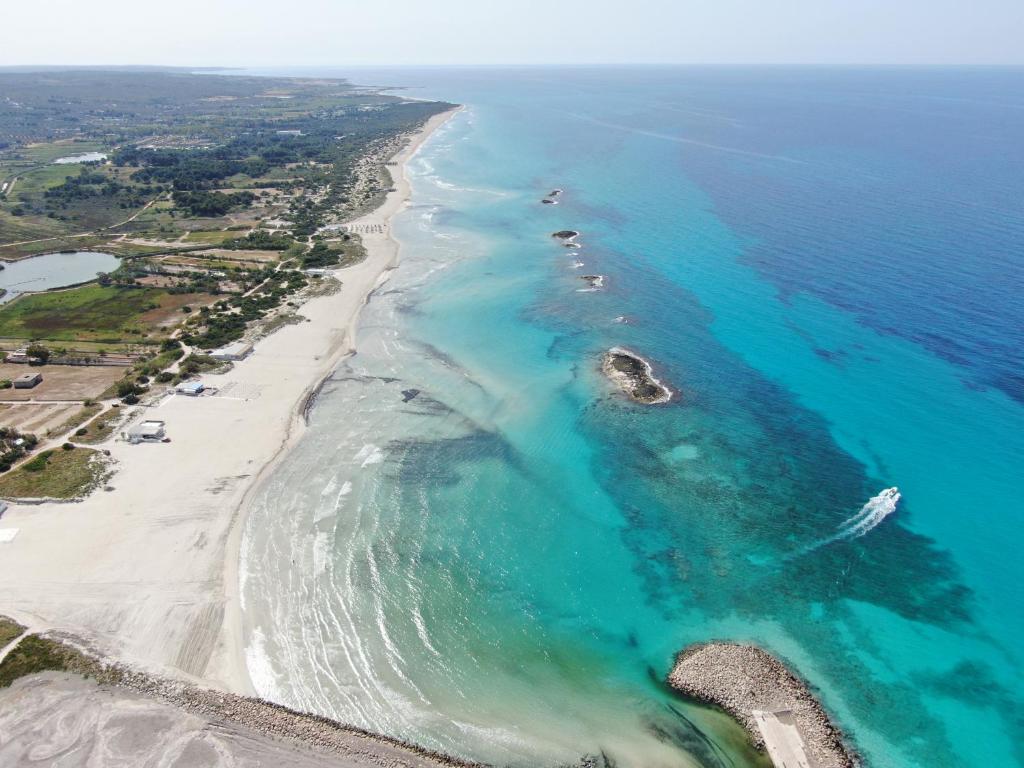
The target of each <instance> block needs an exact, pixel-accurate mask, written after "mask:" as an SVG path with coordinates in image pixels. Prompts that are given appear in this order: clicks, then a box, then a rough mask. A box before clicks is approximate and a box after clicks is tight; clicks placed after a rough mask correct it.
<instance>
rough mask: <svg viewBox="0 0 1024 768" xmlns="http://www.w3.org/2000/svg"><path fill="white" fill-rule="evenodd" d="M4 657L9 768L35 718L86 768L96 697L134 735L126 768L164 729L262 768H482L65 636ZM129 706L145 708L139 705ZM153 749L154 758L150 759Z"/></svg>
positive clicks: (1, 675)
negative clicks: (168, 673)
mask: <svg viewBox="0 0 1024 768" xmlns="http://www.w3.org/2000/svg"><path fill="white" fill-rule="evenodd" d="M10 656H11V658H13V662H12V661H11V659H4V662H3V663H0V732H4V731H5V729H6V730H7V731H8V733H7V734H5V735H7V736H9V737H10V738H9V739H8V741H11V742H12V743H13V742H14V740H15V739H16V740H17V743H18V744H19V745H20V747H18V746H11V745H7V746H5V748H4V749H5V750H6V751H5V752H4V754H5V756H7V757H13V758H14V761H13V762H12V763H11V764H12V765H22V764H25V765H28V764H30V763H31V764H32V765H35V764H36V763H35V762H33V761H31V760H21V759H20V758H19V756H18V749H20V748H23V749H25V750H32V749H34V748H36V747H37V746H39V743H38V742H39V739H40V738H41V736H40V734H39V733H38V729H37V728H36V727H35V725H34V724H35V723H36V722H38V721H39V720H41V719H46V720H48V721H51V722H58V723H61V724H63V725H62V728H63V726H64V725H66V726H67V727H66V728H64V730H66V731H67V733H62V732H54V733H51V734H49V735H50V736H51V737H53V739H54V741H55V743H58V742H59V743H60V745H61V746H60V748H59V750H60V751H74V752H75V753H76V755H77V757H74V758H73V757H70V756H69V757H67V759H66V760H63V761H62V762H61V765H67V766H69V768H79V766H81V767H82V768H85V766H87V765H90V766H91V765H93V764H94V762H93V761H92V760H90V759H87V758H88V756H89V754H90V753H92V752H94V751H95V745H97V744H99V745H102V744H104V743H106V742H107V741H108V740H109V739H110V738H112V736H111V733H108V732H107V728H108V726H107V725H106V717H105V716H104V717H97V716H96V714H95V713H96V711H98V710H97V707H96V706H95V705H96V701H97V700H102V704H101V706H100V707H99V708H100V709H102V710H103V711H104V714H105V715H107V714H109V713H110V712H112V711H117V712H119V713H120V717H121V719H123V720H124V721H125V722H126V723H128V724H127V725H125V726H124V727H125V728H127V730H136V731H137V735H138V739H137V740H136V742H137V743H134V744H133V745H130V746H128V745H126V746H125V749H133V750H135V754H134V755H130V754H123V755H121V757H123V758H126V761H125V763H124V764H125V765H129V764H132V765H149V764H155V763H156V762H157V761H160V760H163V759H165V758H166V756H165V755H163V754H160V753H159V748H160V745H161V744H163V745H164V746H166V742H167V739H166V736H167V733H169V732H174V733H175V735H176V736H182V735H183V734H185V733H186V732H192V733H198V734H200V736H199V737H198V738H199V739H200V740H208V739H207V737H206V736H203V735H201V734H207V733H210V732H212V733H214V734H215V735H216V737H217V738H216V739H215V740H217V741H218V742H219V746H218V747H217V750H216V751H217V752H226V753H229V754H235V755H236V756H237V757H239V758H240V759H239V760H238V761H237V764H240V765H241V764H245V765H250V764H252V765H255V764H257V762H258V763H259V764H263V760H264V759H266V760H267V764H268V765H270V764H273V765H280V766H288V767H289V768H320V766H328V765H329V766H335V768H369V767H373V768H376V767H378V766H380V767H386V768H444V767H458V768H474V767H475V766H478V765H480V764H478V763H472V762H467V761H464V760H460V759H458V758H455V757H451V756H449V755H445V754H442V753H439V752H435V751H433V750H429V749H425V748H423V747H420V746H418V745H416V744H410V743H408V742H404V741H401V740H399V739H394V738H390V737H387V736H384V735H381V734H378V733H373V732H371V731H367V730H364V729H362V728H356V727H354V726H349V725H345V724H343V723H339V722H337V721H334V720H331V719H329V718H327V717H321V716H318V715H313V714H308V713H304V712H298V711H295V710H293V709H289V708H288V707H285V706H281V705H279V704H274V703H272V702H269V701H265V700H263V699H259V698H256V697H251V696H241V695H238V694H234V693H225V692H224V691H219V690H214V689H212V688H206V687H202V686H200V685H195V684H192V683H189V682H185V681H182V680H172V679H169V678H165V677H161V676H159V675H155V674H151V673H149V672H147V671H143V670H140V669H138V668H134V667H129V666H127V665H124V664H121V663H119V662H114V661H111V660H108V659H105V658H103V657H101V656H100V655H98V654H97V653H96V652H95V651H93V650H92V649H91V648H90V647H89V646H88V644H85V643H83V642H82V641H81V640H80V639H78V638H76V637H73V636H70V635H66V634H60V633H53V634H49V635H29V636H28V637H26V638H25V639H23V640H21V641H20V643H19V645H18V646H16V647H15V648H14V650H12V651H10ZM12 684H13V685H12ZM55 686H56V689H55ZM69 686H70V688H69ZM69 693H70V694H71V695H65V694H69ZM133 701H137V702H143V701H144V702H148V704H145V706H141V707H140V705H139V704H134V703H132V702H133ZM147 707H148V708H149V709H151V710H152V709H153V708H154V707H157V708H162V709H161V710H160V714H159V716H152V717H143V718H142V719H138V718H137V717H136V715H137V714H138V712H139V711H140V709H141V710H145V709H146V708H147ZM5 708H6V709H5ZM111 721H118V717H116V716H115V717H111ZM128 721H132V722H130V723H129V722H128ZM182 740H183V738H180V739H178V741H182ZM0 741H4V740H3V739H0ZM65 742H67V743H65ZM75 742H81V743H80V744H78V746H79V747H81V748H80V749H74V750H70V749H69V747H68V745H69V744H71V745H74V744H75ZM176 746H180V744H179V745H176ZM153 747H156V748H157V752H156V753H155V754H152V755H151V754H149V751H150V750H151V748H153ZM222 757H223V755H222ZM242 757H246V758H252V759H241V758H242ZM151 758H152V759H151ZM0 762H3V761H0ZM200 762H202V764H204V765H205V764H207V762H206V761H200ZM7 764H8V763H7V762H4V765H7ZM181 764H193V763H188V762H183V763H181ZM196 764H199V763H198V762H197V763H196ZM217 764H218V765H219V764H225V765H226V764H231V765H234V764H236V761H235V760H233V759H226V760H225V762H223V763H217Z"/></svg>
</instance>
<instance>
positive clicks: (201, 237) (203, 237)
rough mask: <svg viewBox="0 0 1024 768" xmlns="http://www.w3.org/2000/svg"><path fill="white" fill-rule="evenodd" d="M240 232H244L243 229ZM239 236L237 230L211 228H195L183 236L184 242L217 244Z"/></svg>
mask: <svg viewBox="0 0 1024 768" xmlns="http://www.w3.org/2000/svg"><path fill="white" fill-rule="evenodd" d="M242 234H245V232H244V230H243V231H242ZM238 236H239V232H238V231H237V230H235V231H232V230H230V229H225V230H213V231H206V232H204V231H201V230H196V231H195V232H189V233H188V234H187V235H186V236H185V242H187V243H209V244H217V243H223V242H224V241H225V240H231V239H233V238H236V237H238Z"/></svg>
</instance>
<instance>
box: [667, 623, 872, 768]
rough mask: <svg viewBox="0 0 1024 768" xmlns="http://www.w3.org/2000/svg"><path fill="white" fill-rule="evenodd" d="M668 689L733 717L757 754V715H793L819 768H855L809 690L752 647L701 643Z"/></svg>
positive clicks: (683, 656) (680, 661) (678, 665)
mask: <svg viewBox="0 0 1024 768" xmlns="http://www.w3.org/2000/svg"><path fill="white" fill-rule="evenodd" d="M668 683H669V685H670V686H672V688H674V689H675V690H676V691H678V692H679V693H681V694H683V695H684V696H687V697H689V698H692V699H695V700H697V701H700V702H703V703H706V704H712V705H714V706H717V707H720V708H721V709H723V710H725V711H726V712H728V713H729V714H730V715H732V716H733V717H735V718H736V719H737V720H738V721H739V722H740V723H741V724H742V725H743V727H744V728H745V729H746V730H747V732H748V733H749V734H750V736H751V738H752V739H753V741H754V743H755V744H756V745H757V746H758V747H759V748H762V749H763V748H764V747H765V742H764V738H763V736H762V734H761V731H760V729H759V728H758V725H757V722H756V720H755V716H754V713H755V712H790V713H792V718H793V720H794V721H795V723H796V726H797V730H798V731H799V733H800V736H801V738H802V739H803V743H804V746H805V748H806V751H807V754H808V756H809V757H810V758H811V759H812V760H813V761H814V765H815V766H816V767H817V768H855V767H856V766H859V765H860V761H859V759H858V757H857V755H856V754H855V753H854V752H853V751H852V750H849V749H848V748H847V747H846V744H845V743H844V741H843V736H842V734H841V733H840V731H839V729H838V728H836V726H835V725H833V723H832V721H831V720H830V719H829V716H828V714H827V713H826V712H825V710H824V708H823V707H822V706H821V704H820V703H819V702H818V700H817V699H816V698H815V697H814V696H813V694H812V693H811V692H810V690H809V689H808V686H807V684H806V683H805V682H804V681H802V680H801V679H799V678H798V677H797V676H796V675H794V674H793V673H792V672H790V671H789V670H788V669H787V668H786V666H785V665H784V664H783V663H782V662H781V661H779V660H778V659H776V658H775V657H774V656H772V655H771V654H769V653H766V652H765V651H763V650H761V649H760V648H757V647H755V646H751V645H739V644H736V643H717V642H716V643H702V644H698V645H692V646H690V647H688V648H685V649H684V650H683V651H681V652H680V653H679V655H678V656H676V662H675V666H674V667H673V668H672V671H671V672H670V673H669V676H668Z"/></svg>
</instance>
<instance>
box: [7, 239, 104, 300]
mask: <svg viewBox="0 0 1024 768" xmlns="http://www.w3.org/2000/svg"><path fill="white" fill-rule="evenodd" d="M120 263H121V262H120V260H119V259H118V258H117V257H116V256H111V255H110V254H109V253H100V252H98V251H73V252H70V253H47V254H43V255H42V256H33V257H32V258H29V259H22V260H21V261H15V262H8V263H5V264H4V269H3V270H2V271H0V289H3V290H5V291H6V293H4V295H3V296H0V304H6V303H7V302H9V301H12V300H13V299H15V298H17V297H18V296H20V295H21V294H23V293H34V292H37V291H47V290H50V289H51V288H63V287H64V286H68V285H77V284H78V283H84V282H88V281H89V280H92V279H93V278H95V277H96V275H97V274H98V273H100V272H113V271H114V270H115V269H117V268H118V266H119V265H120Z"/></svg>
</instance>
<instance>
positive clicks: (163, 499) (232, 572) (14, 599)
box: [0, 110, 455, 694]
mask: <svg viewBox="0 0 1024 768" xmlns="http://www.w3.org/2000/svg"><path fill="white" fill-rule="evenodd" d="M454 111H455V110H451V111H449V112H446V113H443V114H440V115H435V116H434V117H432V118H431V119H430V120H429V121H427V123H426V124H425V125H424V127H423V128H422V129H421V130H420V131H419V132H418V133H416V134H414V135H413V136H412V139H411V141H407V142H406V144H405V146H404V147H403V149H402V150H401V151H399V152H398V153H397V155H396V156H395V161H396V162H397V164H398V165H397V167H398V168H399V170H398V171H394V170H393V171H392V172H393V173H394V174H395V179H394V191H392V192H389V193H388V195H387V196H386V198H385V200H384V203H383V204H382V205H381V207H379V208H378V209H377V210H375V211H373V212H372V213H369V214H366V215H365V216H363V217H361V218H360V219H357V220H356V222H357V223H359V222H365V223H374V224H383V225H384V226H383V227H382V231H380V232H375V233H373V234H367V235H365V236H364V238H363V242H364V245H365V247H366V249H367V257H366V259H364V260H363V261H361V262H360V263H358V264H354V265H352V266H350V267H346V268H344V269H342V270H337V271H335V276H336V277H338V278H339V279H340V280H341V283H342V284H341V287H340V289H339V290H338V291H337V292H336V293H332V294H330V295H324V296H315V297H312V298H309V299H308V300H307V301H305V302H304V303H303V304H302V305H301V306H300V307H299V308H298V309H297V310H296V313H297V314H299V315H301V316H303V317H304V318H306V319H307V320H308V322H303V323H297V324H290V325H286V326H284V327H282V328H281V329H279V330H277V331H276V332H275V333H273V334H271V335H269V336H267V337H265V338H262V339H260V340H258V341H257V342H256V343H255V351H254V353H253V354H251V355H250V356H249V357H247V358H246V359H245V360H242V361H239V362H237V363H235V365H234V366H233V367H232V369H231V370H228V371H225V372H223V373H217V374H209V375H204V376H203V381H204V383H206V384H207V386H208V387H209V388H210V389H211V390H217V392H216V394H215V395H213V396H210V397H203V398H187V397H178V396H171V397H167V398H163V399H161V400H159V401H157V402H154V403H152V404H148V405H144V406H143V407H140V409H139V410H140V414H141V418H159V419H160V420H162V421H165V422H166V425H167V433H168V435H169V436H170V437H171V438H172V442H170V443H166V444H163V443H161V444H154V445H145V444H144V445H129V444H128V443H126V442H123V441H112V442H109V443H108V444H106V445H104V446H103V447H104V448H107V449H109V450H110V452H111V456H112V458H113V460H114V461H116V462H117V463H118V472H117V474H116V475H115V476H114V477H113V478H112V480H111V481H110V485H111V486H112V487H113V490H111V491H109V492H98V493H94V494H93V495H92V496H90V497H88V498H86V499H85V500H84V501H82V502H81V503H78V504H43V505H39V506H35V507H26V506H24V505H20V504H11V506H10V508H9V509H8V510H7V512H6V513H5V515H4V521H3V522H4V525H5V526H12V527H15V528H18V529H19V535H18V537H17V538H16V539H15V540H13V541H11V542H9V543H6V544H4V545H3V557H0V595H2V597H0V610H2V611H3V613H5V614H7V615H10V616H12V617H14V618H15V619H17V620H19V622H20V623H22V624H25V625H26V626H29V627H31V628H33V629H34V630H35V631H45V630H66V631H69V632H71V633H73V634H75V635H76V636H79V637H82V638H83V639H84V640H85V641H87V642H88V643H89V644H90V645H91V646H92V647H95V648H97V649H99V650H101V651H102V653H103V654H104V655H105V656H108V657H111V658H116V659H119V660H121V661H123V662H124V663H126V664H131V665H132V666H134V667H137V668H140V669H144V670H147V671H153V672H156V673H158V674H161V675H165V676H171V677H174V678H178V679H184V680H190V681H194V682H197V681H201V682H203V683H204V684H208V685H214V686H217V687H219V688H222V689H224V690H229V691H232V692H235V693H240V694H249V693H251V692H252V683H251V680H250V679H249V674H248V669H247V667H246V664H245V658H244V638H243V635H242V621H241V605H240V603H239V594H240V592H239V579H240V578H241V577H243V575H244V574H243V572H242V570H241V569H240V568H239V554H240V547H241V529H242V525H243V524H244V521H245V519H246V515H245V510H246V504H247V503H248V500H249V499H250V498H251V494H252V491H253V489H254V488H255V487H256V486H257V485H258V484H259V483H260V482H262V481H263V480H264V478H265V477H266V476H267V475H268V473H269V472H270V471H271V470H272V468H273V467H274V466H275V465H276V462H277V461H278V460H279V459H280V458H281V457H282V456H284V455H285V454H286V453H287V452H288V450H289V449H290V448H291V447H292V446H293V445H294V444H295V443H296V441H297V440H298V439H299V438H300V437H301V435H302V433H303V431H304V428H305V426H304V422H305V419H304V415H303V404H304V403H308V402H309V401H310V396H311V395H312V394H313V393H315V391H316V390H317V388H318V387H319V386H320V384H321V382H322V381H323V380H324V378H325V377H326V376H328V375H330V373H331V371H333V370H334V368H335V367H336V366H337V364H338V363H339V362H340V361H341V360H342V359H343V358H344V357H345V356H346V355H348V354H351V353H352V351H353V350H354V343H355V342H354V340H355V330H356V323H357V320H358V315H359V310H360V309H361V308H362V307H363V306H364V305H365V303H366V301H367V299H368V296H369V295H370V294H371V293H372V291H373V290H374V289H375V288H376V287H378V286H379V285H380V284H381V282H383V280H385V279H386V277H387V273H388V271H389V270H391V269H393V268H394V266H395V264H396V263H397V262H396V259H397V255H398V243H397V242H396V241H395V240H394V239H393V238H392V237H391V236H390V234H389V233H388V227H387V224H388V223H389V222H390V219H391V217H392V216H393V215H394V214H395V213H397V212H398V211H400V210H402V208H403V207H404V205H405V204H406V202H407V200H408V197H409V182H408V179H407V177H406V176H405V171H404V164H405V162H407V161H408V159H409V158H410V157H412V156H413V155H414V154H415V152H416V151H417V150H418V149H419V147H420V146H421V145H422V143H423V142H424V141H425V140H426V138H427V137H428V136H430V135H431V133H432V132H433V131H434V130H435V129H436V128H437V127H438V126H440V125H441V124H442V123H444V122H445V121H446V120H447V119H448V118H449V117H450V116H451V115H452V114H453V113H454ZM392 168H394V166H392ZM156 411H159V413H156Z"/></svg>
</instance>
